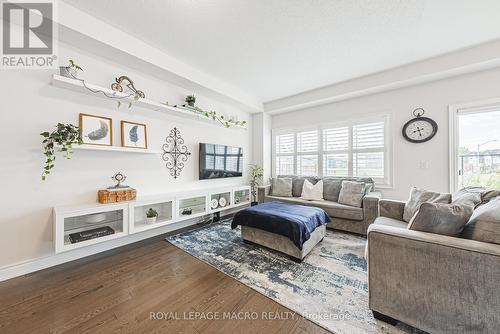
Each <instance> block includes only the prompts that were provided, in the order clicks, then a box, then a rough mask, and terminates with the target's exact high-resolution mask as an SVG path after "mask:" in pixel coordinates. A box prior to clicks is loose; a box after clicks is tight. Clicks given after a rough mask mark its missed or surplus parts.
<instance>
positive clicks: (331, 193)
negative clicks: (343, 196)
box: [323, 176, 375, 202]
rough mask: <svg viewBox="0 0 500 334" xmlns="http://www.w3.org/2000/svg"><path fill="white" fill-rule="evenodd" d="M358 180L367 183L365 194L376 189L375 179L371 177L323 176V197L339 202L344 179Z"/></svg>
mask: <svg viewBox="0 0 500 334" xmlns="http://www.w3.org/2000/svg"><path fill="white" fill-rule="evenodd" d="M344 180H345V181H356V182H363V183H364V184H365V194H367V193H369V192H370V191H374V188H375V185H374V181H373V179H372V178H370V177H333V176H327V177H324V178H323V198H324V199H325V200H327V201H333V202H338V201H339V194H340V189H341V188H342V181H344Z"/></svg>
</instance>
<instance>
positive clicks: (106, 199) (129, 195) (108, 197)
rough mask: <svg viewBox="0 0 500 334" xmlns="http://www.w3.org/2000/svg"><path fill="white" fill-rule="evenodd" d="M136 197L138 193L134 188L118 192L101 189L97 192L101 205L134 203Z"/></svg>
mask: <svg viewBox="0 0 500 334" xmlns="http://www.w3.org/2000/svg"><path fill="white" fill-rule="evenodd" d="M136 196H137V192H136V190H135V189H133V188H126V189H118V190H109V189H101V190H99V191H98V192H97V198H98V201H99V203H101V204H108V203H117V202H124V201H132V200H134V199H135V198H136Z"/></svg>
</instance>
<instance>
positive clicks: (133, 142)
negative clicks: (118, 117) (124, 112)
mask: <svg viewBox="0 0 500 334" xmlns="http://www.w3.org/2000/svg"><path fill="white" fill-rule="evenodd" d="M121 124H122V146H123V147H132V148H144V149H147V148H148V134H147V130H146V124H141V123H134V122H129V121H122V122H121Z"/></svg>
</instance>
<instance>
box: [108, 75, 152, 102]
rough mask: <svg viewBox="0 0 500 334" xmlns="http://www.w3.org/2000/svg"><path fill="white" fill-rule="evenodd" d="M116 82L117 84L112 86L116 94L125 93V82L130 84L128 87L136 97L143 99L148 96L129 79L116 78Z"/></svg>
mask: <svg viewBox="0 0 500 334" xmlns="http://www.w3.org/2000/svg"><path fill="white" fill-rule="evenodd" d="M115 81H116V82H114V83H113V84H111V89H112V90H114V91H116V92H120V93H121V92H123V86H122V84H123V82H124V81H128V83H126V87H127V88H128V89H130V90H131V91H132V92H133V93H134V96H135V97H142V98H145V97H146V95H145V94H144V92H143V91H142V90H138V89H136V88H135V87H134V82H133V81H132V80H131V79H130V78H129V77H127V76H125V75H122V76H121V77H119V78H115Z"/></svg>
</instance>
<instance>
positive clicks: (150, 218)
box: [146, 208, 158, 224]
mask: <svg viewBox="0 0 500 334" xmlns="http://www.w3.org/2000/svg"><path fill="white" fill-rule="evenodd" d="M157 218H158V212H157V211H156V210H155V209H153V208H149V210H148V211H146V224H154V223H156V219H157Z"/></svg>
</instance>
